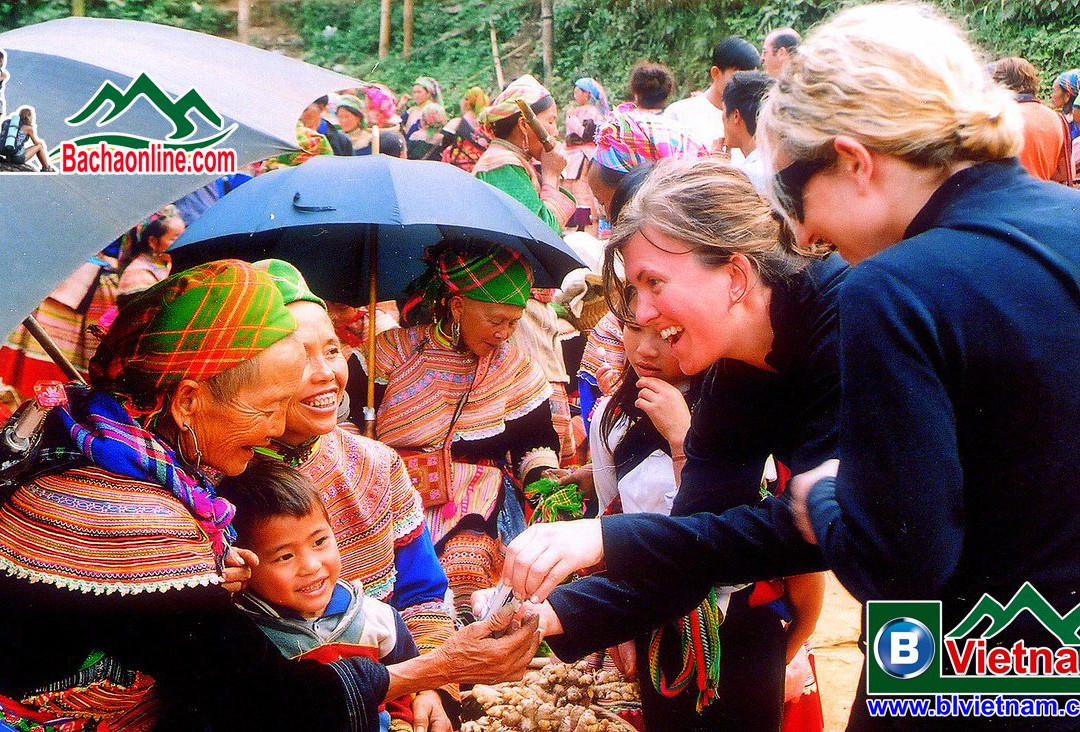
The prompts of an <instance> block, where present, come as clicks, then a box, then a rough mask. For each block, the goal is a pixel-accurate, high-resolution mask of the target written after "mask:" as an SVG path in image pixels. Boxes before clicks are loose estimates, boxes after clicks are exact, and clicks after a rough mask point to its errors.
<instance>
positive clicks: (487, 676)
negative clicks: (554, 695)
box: [432, 607, 543, 684]
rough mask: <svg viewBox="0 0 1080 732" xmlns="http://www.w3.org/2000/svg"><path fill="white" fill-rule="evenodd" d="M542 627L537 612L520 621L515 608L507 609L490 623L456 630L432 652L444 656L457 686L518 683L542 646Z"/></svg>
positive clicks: (490, 619) (484, 621)
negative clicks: (506, 682) (515, 614)
mask: <svg viewBox="0 0 1080 732" xmlns="http://www.w3.org/2000/svg"><path fill="white" fill-rule="evenodd" d="M539 626H540V618H539V616H537V615H536V613H528V614H526V615H525V616H524V617H522V618H520V619H518V618H516V617H515V616H514V609H513V608H510V607H504V608H502V609H501V610H499V611H498V612H497V613H495V614H494V615H492V616H491V617H490V618H488V619H487V620H481V621H478V622H475V623H473V624H472V625H468V626H466V627H464V628H462V629H461V630H459V631H457V632H456V633H454V634H453V635H452V636H450V639H449V640H448V641H447V642H446V643H444V644H443V645H441V646H439V647H438V648H436V649H435V650H434V651H432V653H433V654H436V653H437V654H439V655H440V656H441V657H442V659H443V660H444V661H445V663H446V668H448V669H450V670H451V674H452V676H453V681H455V682H458V683H463V684H465V683H468V684H497V683H499V682H500V681H517V680H519V679H521V677H523V676H524V675H525V670H526V669H527V668H528V666H529V661H531V660H532V659H533V657H534V656H535V655H536V650H537V649H538V648H539V647H540V640H541V638H542V637H543V636H542V634H541V632H540V627H539ZM499 634H502V635H501V637H496V636H497V635H499Z"/></svg>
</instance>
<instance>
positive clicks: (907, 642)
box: [889, 631, 919, 664]
mask: <svg viewBox="0 0 1080 732" xmlns="http://www.w3.org/2000/svg"><path fill="white" fill-rule="evenodd" d="M890 640H891V641H892V648H890V649H889V650H890V651H891V653H890V654H889V655H890V656H892V661H893V663H898V664H909V663H911V664H914V663H918V662H919V649H918V648H916V646H917V645H918V643H919V634H918V633H912V632H904V631H895V632H893V634H892V635H891V637H890Z"/></svg>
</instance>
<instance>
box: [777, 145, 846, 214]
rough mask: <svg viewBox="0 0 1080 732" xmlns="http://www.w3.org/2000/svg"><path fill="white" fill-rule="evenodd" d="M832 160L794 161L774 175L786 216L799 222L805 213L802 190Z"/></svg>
mask: <svg viewBox="0 0 1080 732" xmlns="http://www.w3.org/2000/svg"><path fill="white" fill-rule="evenodd" d="M831 163H832V160H823V159H819V160H796V161H795V162H794V163H791V164H790V165H788V166H786V167H785V168H783V169H782V170H779V171H777V173H776V178H775V180H776V187H777V188H778V189H779V191H780V193H781V201H783V202H784V203H785V209H786V210H785V212H784V213H786V214H787V215H789V216H791V217H792V218H794V219H795V220H796V221H799V222H801V221H802V220H803V216H804V215H805V213H806V211H805V209H804V207H803V189H804V188H806V184H807V183H809V182H810V179H811V178H812V177H813V176H814V174H815V173H817V172H818V171H819V170H821V169H822V168H826V167H828V166H829V165H830V164H831Z"/></svg>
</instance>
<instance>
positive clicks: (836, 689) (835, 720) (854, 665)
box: [810, 572, 863, 730]
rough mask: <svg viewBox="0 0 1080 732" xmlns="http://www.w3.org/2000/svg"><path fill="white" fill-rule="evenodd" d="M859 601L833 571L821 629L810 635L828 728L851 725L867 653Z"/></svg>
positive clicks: (833, 728) (835, 728)
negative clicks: (861, 642)
mask: <svg viewBox="0 0 1080 732" xmlns="http://www.w3.org/2000/svg"><path fill="white" fill-rule="evenodd" d="M859 608H860V606H859V603H858V602H856V601H855V598H853V597H852V596H851V595H849V594H848V593H847V590H845V589H844V588H843V587H842V586H841V585H840V583H839V582H838V581H837V579H836V577H834V576H833V574H832V573H831V572H830V573H828V575H827V576H826V582H825V605H824V607H823V608H822V610H821V619H820V620H818V624H817V629H816V630H815V631H814V634H813V635H812V636H811V637H810V645H811V646H812V647H813V649H814V657H815V659H816V662H817V673H818V688H819V689H820V693H821V706H822V709H823V711H824V713H825V729H826V730H841V729H844V725H845V724H847V718H848V713H849V712H850V710H851V700H852V699H854V698H855V687H856V686H857V685H858V683H859V672H860V671H861V670H862V661H863V655H862V653H861V652H860V651H859V647H858V645H857V641H858V638H859Z"/></svg>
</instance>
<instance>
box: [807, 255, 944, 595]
mask: <svg viewBox="0 0 1080 732" xmlns="http://www.w3.org/2000/svg"><path fill="white" fill-rule="evenodd" d="M840 320H841V323H842V324H843V327H842V328H841V331H840V353H839V357H840V365H841V373H842V374H843V387H844V388H843V396H842V399H841V424H843V425H844V429H843V432H842V435H841V443H840V469H839V473H838V475H837V477H836V480H835V482H832V481H822V482H820V483H819V484H818V485H817V486H816V487H815V489H814V490H813V493H812V495H811V500H810V502H809V508H810V517H811V521H812V523H813V525H814V533H815V534H816V536H817V538H818V542H819V543H820V544H821V547H822V551H823V552H824V553H825V556H826V558H827V559H828V562H829V566H830V567H832V569H833V571H834V572H835V573H836V576H837V578H838V579H839V580H840V582H841V583H843V585H844V586H845V587H846V588H847V589H848V591H850V592H851V594H852V595H854V596H855V597H856V598H857V599H858V600H860V601H865V600H872V599H909V600H914V599H920V598H933V597H939V596H940V594H941V589H942V587H943V586H944V585H945V583H946V582H948V580H949V579H950V578H951V577H952V575H953V572H954V570H955V569H956V566H957V563H958V561H959V559H960V553H961V550H962V548H963V539H964V535H963V517H964V511H965V507H964V502H963V487H964V480H963V473H962V470H961V466H960V458H959V447H958V442H957V439H958V438H957V430H956V414H955V410H954V406H953V403H952V400H951V399H950V396H949V388H948V387H947V385H946V380H947V378H948V377H947V376H946V374H947V373H948V372H949V367H948V366H947V363H948V358H947V356H946V354H945V353H944V348H943V346H942V343H943V342H944V341H945V339H947V338H949V337H950V336H949V334H948V333H946V332H944V331H943V327H942V326H940V325H939V324H938V323H939V322H940V321H941V320H942V319H940V318H936V317H935V313H934V312H933V311H932V309H931V308H930V307H928V306H926V305H924V304H923V303H922V302H921V301H920V298H919V297H918V296H916V295H915V294H914V293H913V292H912V291H911V290H910V288H908V287H907V286H906V285H905V284H904V283H903V282H901V281H899V279H897V278H896V277H894V276H892V275H891V274H890V273H889V272H887V271H885V270H884V269H883V268H882V267H879V266H876V264H875V262H874V261H873V260H871V261H867V262H864V263H862V264H861V265H860V266H859V267H858V268H856V269H855V270H853V271H852V274H851V276H849V277H848V280H847V282H845V284H844V290H843V293H842V295H841V298H840ZM927 547H933V548H934V550H933V551H932V552H927Z"/></svg>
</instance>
